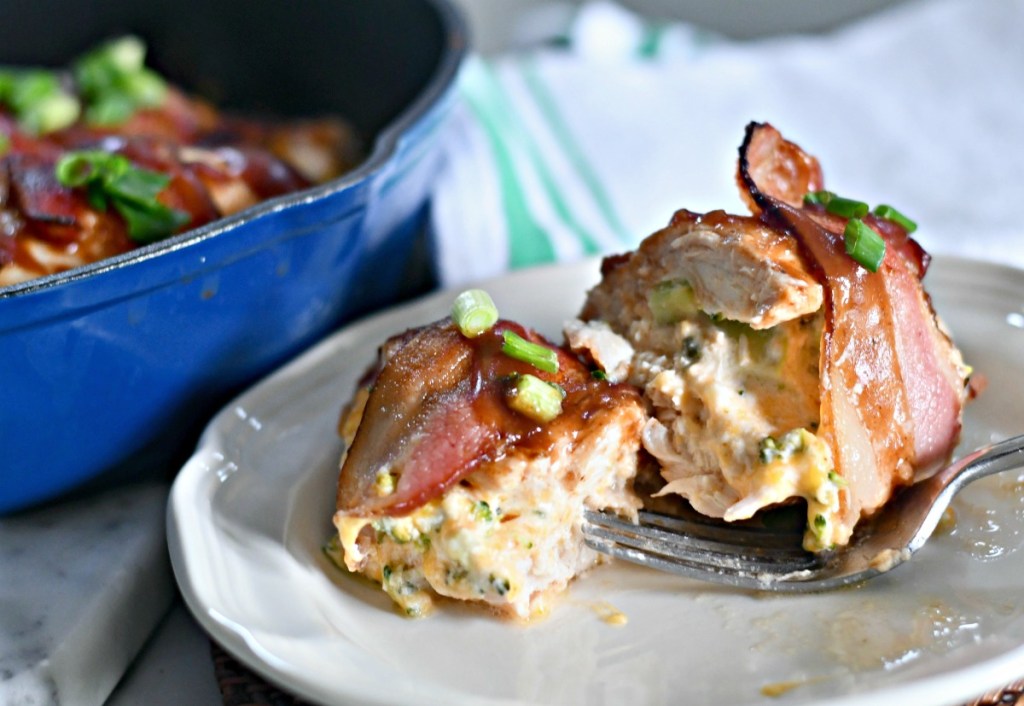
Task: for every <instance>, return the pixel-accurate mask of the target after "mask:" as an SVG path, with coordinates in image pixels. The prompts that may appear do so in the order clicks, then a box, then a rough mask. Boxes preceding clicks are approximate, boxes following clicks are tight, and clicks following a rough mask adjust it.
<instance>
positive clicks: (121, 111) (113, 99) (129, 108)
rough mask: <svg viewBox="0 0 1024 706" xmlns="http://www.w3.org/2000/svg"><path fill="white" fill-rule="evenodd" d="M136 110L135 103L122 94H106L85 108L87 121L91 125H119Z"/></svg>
mask: <svg viewBox="0 0 1024 706" xmlns="http://www.w3.org/2000/svg"><path fill="white" fill-rule="evenodd" d="M134 112H135V103H134V102H132V101H131V100H130V99H128V98H126V97H124V96H121V95H111V96H105V97H103V98H102V99H100V100H98V101H96V102H95V103H93V104H92V105H90V106H89V107H88V108H86V110H85V121H86V122H87V123H89V124H90V125H95V126H104V125H119V124H121V123H123V122H124V121H125V120H127V119H128V118H130V117H131V116H132V113H134Z"/></svg>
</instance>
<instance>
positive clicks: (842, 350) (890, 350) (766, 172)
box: [738, 123, 966, 526]
mask: <svg viewBox="0 0 1024 706" xmlns="http://www.w3.org/2000/svg"><path fill="white" fill-rule="evenodd" d="M793 165H798V167H799V168H796V169H794V168H793ZM738 181H739V183H740V185H741V187H742V188H743V189H744V192H745V197H746V198H747V199H748V200H749V203H750V204H751V205H752V206H753V208H754V210H755V213H757V214H758V215H759V217H760V218H762V219H763V220H765V221H766V222H767V223H769V224H771V225H773V226H775V227H778V228H781V229H783V230H785V231H787V232H789V233H790V234H791V235H792V236H793V237H794V238H795V239H796V240H797V241H798V242H799V244H800V247H801V250H802V252H803V255H804V257H805V259H806V260H807V262H808V264H809V265H810V267H811V269H812V272H813V273H814V274H815V276H816V277H817V278H818V280H819V282H820V283H821V284H822V286H823V288H824V289H825V294H826V296H825V329H824V333H823V338H822V346H821V362H820V369H821V413H820V418H821V426H820V429H819V434H820V435H821V436H822V437H823V438H824V439H825V440H826V442H827V443H828V444H829V446H830V447H831V449H832V452H833V458H834V461H835V464H836V471H837V472H838V473H839V474H840V475H841V476H843V477H844V478H845V479H846V480H847V483H848V485H847V487H846V488H845V489H844V491H843V493H842V502H843V511H844V514H845V515H846V517H847V519H848V520H850V522H849V525H850V526H852V525H853V523H854V522H855V521H856V519H857V517H859V516H860V515H861V514H869V513H870V512H872V511H874V510H875V509H877V508H878V507H879V506H880V505H881V504H882V503H884V502H885V501H886V500H888V498H889V497H890V496H891V494H892V491H893V490H894V489H895V488H896V487H898V486H900V485H905V484H908V483H911V482H913V480H914V479H915V477H920V476H921V475H922V474H926V473H928V472H930V471H933V470H934V469H935V468H936V467H937V466H938V465H940V464H942V463H943V462H944V461H946V460H947V459H948V458H949V455H950V454H951V453H952V451H953V448H954V447H955V446H956V443H957V440H958V438H959V434H960V425H961V411H962V408H963V404H964V401H965V396H966V395H965V390H966V387H965V381H964V366H963V364H962V361H961V360H960V356H959V353H958V352H957V351H956V349H955V348H954V347H953V345H952V343H951V341H950V340H949V338H948V336H947V335H946V334H945V332H944V331H943V330H942V328H941V326H940V324H939V322H938V320H937V318H936V316H935V313H934V311H933V310H932V307H931V303H930V301H929V299H928V297H927V295H926V294H925V292H924V290H923V288H922V286H921V277H923V276H924V274H925V272H926V270H927V265H928V258H927V255H926V254H925V253H924V251H923V249H921V247H920V246H919V245H918V244H917V243H916V242H915V241H914V240H913V239H912V238H910V237H909V235H908V234H907V233H906V231H905V230H904V229H903V228H902V227H900V226H898V225H897V224H895V223H893V222H890V221H885V220H882V219H878V218H874V217H871V216H869V217H867V218H865V222H866V223H867V224H868V225H869V226H871V227H872V228H873V229H874V230H875V231H876V232H878V233H879V234H880V235H881V236H882V238H883V239H884V240H885V242H886V245H887V247H886V254H885V258H884V260H883V262H882V264H881V266H880V267H879V269H878V271H877V272H876V273H870V272H868V271H867V270H865V269H864V268H863V267H861V266H860V265H859V264H857V262H855V261H854V260H853V259H852V258H850V257H849V256H848V255H847V254H846V251H845V245H844V240H843V229H844V227H845V224H846V219H843V218H839V217H837V216H834V215H832V214H829V213H826V212H825V211H824V210H823V209H822V207H820V206H814V205H804V204H803V203H802V198H799V197H802V194H803V193H806V192H807V191H812V190H818V189H821V188H822V180H821V177H820V169H819V168H818V167H817V160H815V159H814V158H813V157H810V156H809V155H806V154H804V153H803V151H802V150H801V149H800V148H799V147H798V146H797V145H795V144H793V143H791V142H788V141H786V140H785V139H784V138H783V137H782V136H781V135H780V134H779V132H778V131H777V130H775V128H773V127H771V126H770V125H766V124H759V123H751V124H750V125H749V126H748V127H747V133H746V139H745V140H744V142H743V145H742V147H741V148H740V160H739V169H738Z"/></svg>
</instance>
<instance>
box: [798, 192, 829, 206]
mask: <svg viewBox="0 0 1024 706" xmlns="http://www.w3.org/2000/svg"><path fill="white" fill-rule="evenodd" d="M835 196H836V195H835V194H833V193H832V192H831V191H810V192H808V193H806V194H804V203H807V204H821V205H822V206H825V205H827V204H828V202H829V201H831V200H832V199H834V198H835Z"/></svg>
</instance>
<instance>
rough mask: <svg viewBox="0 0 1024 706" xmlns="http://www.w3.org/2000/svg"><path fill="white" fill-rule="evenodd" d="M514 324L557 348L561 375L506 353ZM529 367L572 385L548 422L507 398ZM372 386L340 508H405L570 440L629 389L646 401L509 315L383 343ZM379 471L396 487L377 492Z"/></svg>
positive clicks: (374, 511) (396, 511) (391, 511)
mask: <svg viewBox="0 0 1024 706" xmlns="http://www.w3.org/2000/svg"><path fill="white" fill-rule="evenodd" d="M507 330H511V331H514V332H515V333H518V334H519V335H520V336H522V337H523V338H526V339H527V340H530V341H533V342H535V343H540V344H541V345H544V346H547V347H549V348H551V349H552V350H554V351H556V352H557V354H558V362H559V370H558V373H556V374H549V373H545V372H542V371H539V370H537V369H536V368H534V367H533V366H531V365H529V364H528V363H523V362H521V361H518V360H515V359H513V358H510V357H508V356H507V355H505V354H503V353H502V352H501V344H502V332H504V331H507ZM525 373H529V374H531V375H535V376H537V377H539V378H541V379H542V380H546V381H548V382H552V383H557V384H558V385H560V386H561V387H562V389H563V390H565V398H564V399H563V402H562V413H561V414H560V415H559V416H558V417H556V418H555V419H554V420H552V421H551V422H548V423H545V424H541V423H539V422H536V421H534V420H532V419H530V418H528V417H526V416H524V415H522V414H519V413H518V412H515V411H513V410H512V409H511V408H510V407H509V406H508V404H507V401H506V394H507V389H508V385H509V380H510V378H511V377H512V376H514V375H516V374H520V375H521V374H525ZM369 386H370V392H369V397H368V399H367V401H366V406H365V408H364V411H363V417H362V420H361V422H360V424H359V428H358V430H357V432H356V435H355V438H354V439H353V441H352V444H351V447H350V448H349V450H348V453H347V454H346V456H345V459H344V461H343V463H342V467H341V475H340V477H339V481H338V497H337V507H338V509H339V511H341V512H342V513H343V514H345V515H348V516H351V517H372V516H380V515H385V514H387V515H403V514H407V513H409V512H412V511H413V510H415V509H416V508H418V507H420V506H422V505H423V504H424V503H426V502H428V501H430V500H431V499H433V498H436V497H438V496H440V495H441V494H442V493H444V491H445V490H446V489H448V488H449V487H451V486H452V485H453V484H455V483H457V482H459V481H460V480H461V479H463V478H465V477H466V476H467V475H468V474H470V473H471V472H472V471H474V470H475V469H477V468H479V467H480V466H481V465H482V464H485V463H488V462H491V461H498V460H501V459H503V458H505V457H507V456H509V455H511V454H513V453H525V454H530V453H531V451H532V450H537V451H538V452H541V451H545V450H547V449H548V448H550V446H551V445H552V444H553V443H554V441H555V440H557V439H565V438H573V436H574V435H575V433H576V431H577V430H579V429H581V428H582V427H583V425H585V424H586V422H587V420H588V419H590V418H591V417H592V416H593V415H594V414H597V413H599V412H600V410H602V409H609V408H612V407H614V406H615V405H616V404H617V401H618V400H620V399H621V398H622V397H629V398H631V399H635V400H636V404H639V395H638V393H637V392H636V391H635V390H633V389H632V388H630V387H628V386H625V385H613V384H611V383H608V382H604V381H600V380H596V379H594V378H593V377H592V376H591V375H590V372H589V371H588V370H587V368H586V367H585V366H584V365H583V364H582V363H580V361H579V360H577V359H576V358H574V357H572V356H571V355H569V354H568V353H567V352H565V351H564V350H562V349H560V348H557V347H556V346H554V345H553V344H551V343H549V342H547V341H546V340H544V339H543V338H542V337H541V336H540V335H539V334H537V333H536V332H534V331H531V330H529V329H526V328H524V327H522V326H520V325H518V324H515V323H512V322H509V321H499V322H498V323H497V324H496V325H495V326H494V327H493V328H492V329H491V330H490V331H488V332H486V333H484V334H482V335H480V336H478V337H476V338H473V339H469V338H466V337H465V336H463V335H462V334H461V333H459V331H458V329H457V328H455V326H454V325H453V324H452V323H451V321H450V320H449V319H446V320H443V321H440V322H437V323H435V324H432V325H429V326H426V327H423V328H420V329H416V330H413V331H410V332H407V333H405V334H402V335H399V336H396V337H394V338H392V339H390V340H389V341H388V342H387V343H386V344H385V345H384V346H383V347H382V348H381V355H380V361H379V364H378V369H377V371H376V374H375V375H374V376H373V377H372V382H370V383H369ZM381 473H390V474H391V475H392V478H393V479H394V490H393V492H388V493H383V492H380V491H379V489H378V488H379V486H378V479H379V475H380V474H381Z"/></svg>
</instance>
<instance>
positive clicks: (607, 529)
mask: <svg viewBox="0 0 1024 706" xmlns="http://www.w3.org/2000/svg"><path fill="white" fill-rule="evenodd" d="M586 519H587V522H586V523H584V526H583V531H584V534H585V535H586V539H587V542H588V544H590V545H591V547H592V548H594V549H597V550H598V551H605V552H606V553H610V554H613V555H615V556H619V557H621V558H623V559H627V560H629V561H633V562H636V563H641V564H645V565H648V566H656V568H663V569H667V570H671V571H674V572H675V573H684V574H685V575H690V576H697V577H704V578H707V576H706V574H707V573H708V572H712V573H715V574H718V575H724V576H734V577H735V576H755V577H756V576H759V575H770V576H774V577H778V576H780V575H788V574H795V573H799V572H804V571H809V570H811V569H815V568H817V567H818V566H820V564H821V560H820V559H819V558H818V557H817V556H816V555H814V554H811V553H809V552H806V551H804V550H803V549H802V548H800V547H799V546H794V545H793V544H792V537H790V536H780V535H774V536H773V535H771V534H764V533H762V534H761V535H760V544H761V545H762V546H753V545H751V544H749V542H750V535H751V533H752V532H754V530H751V529H746V530H738V529H737V530H733V529H732V528H728V527H725V528H723V527H719V526H717V525H703V524H701V523H694V522H687V521H682V522H677V521H676V520H675V518H669V517H665V516H662V515H653V514H652V513H642V517H641V524H639V525H634V524H632V523H630V522H627V521H625V520H622V519H620V518H618V517H616V516H614V515H610V514H604V513H598V512H588V513H587V516H586ZM654 523H657V524H654ZM680 532H684V533H682V534H681V533H680ZM767 537H773V539H774V540H776V541H775V545H774V546H763V545H764V540H765V539H766V538H767ZM784 540H785V543H783V542H784ZM680 569H686V570H685V571H682V570H680ZM730 583H735V582H730Z"/></svg>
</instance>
